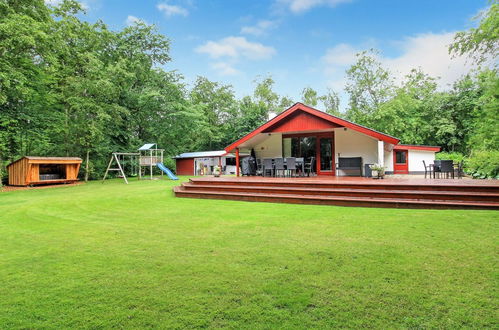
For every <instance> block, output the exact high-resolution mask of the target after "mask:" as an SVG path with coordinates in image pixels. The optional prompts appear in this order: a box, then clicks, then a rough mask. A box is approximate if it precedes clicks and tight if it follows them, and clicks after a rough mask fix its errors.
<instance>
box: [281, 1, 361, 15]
mask: <svg viewBox="0 0 499 330" xmlns="http://www.w3.org/2000/svg"><path fill="white" fill-rule="evenodd" d="M351 1H352V0H277V5H278V6H284V7H285V8H286V9H288V10H290V11H291V12H293V13H295V14H299V13H303V12H306V11H308V10H310V9H312V8H314V7H319V6H329V7H335V6H337V5H339V4H341V3H346V2H351Z"/></svg>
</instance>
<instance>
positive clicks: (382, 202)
mask: <svg viewBox="0 0 499 330" xmlns="http://www.w3.org/2000/svg"><path fill="white" fill-rule="evenodd" d="M174 192H175V195H176V196H177V197H188V198H189V197H190V198H209V199H228V200H242V201H254V202H273V203H294V204H318V205H338V206H362V207H391V208H442V209H489V210H490V209H493V210H497V209H499V202H486V201H455V200H423V199H408V198H380V197H352V196H324V195H301V194H282V193H263V192H233V191H220V190H195V189H194V190H189V189H186V187H185V186H176V187H174Z"/></svg>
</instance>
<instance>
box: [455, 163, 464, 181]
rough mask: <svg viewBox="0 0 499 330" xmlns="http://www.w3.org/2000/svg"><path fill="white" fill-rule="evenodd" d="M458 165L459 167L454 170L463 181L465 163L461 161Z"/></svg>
mask: <svg viewBox="0 0 499 330" xmlns="http://www.w3.org/2000/svg"><path fill="white" fill-rule="evenodd" d="M456 165H457V166H455V167H454V170H455V172H457V178H458V179H462V178H463V176H464V161H460V162H459V163H457V164H456Z"/></svg>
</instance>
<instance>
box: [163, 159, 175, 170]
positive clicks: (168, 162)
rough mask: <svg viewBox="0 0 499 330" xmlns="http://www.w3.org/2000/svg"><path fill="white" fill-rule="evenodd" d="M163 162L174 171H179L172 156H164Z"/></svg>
mask: <svg viewBox="0 0 499 330" xmlns="http://www.w3.org/2000/svg"><path fill="white" fill-rule="evenodd" d="M163 164H165V166H166V167H168V168H169V169H170V170H171V171H172V172H174V173H177V171H176V163H175V159H171V158H170V156H165V157H164V158H163Z"/></svg>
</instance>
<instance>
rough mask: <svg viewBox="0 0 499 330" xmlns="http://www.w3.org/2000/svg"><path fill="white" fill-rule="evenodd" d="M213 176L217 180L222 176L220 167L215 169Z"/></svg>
mask: <svg viewBox="0 0 499 330" xmlns="http://www.w3.org/2000/svg"><path fill="white" fill-rule="evenodd" d="M213 176H214V177H216V178H218V177H219V176H220V166H215V167H213Z"/></svg>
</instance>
